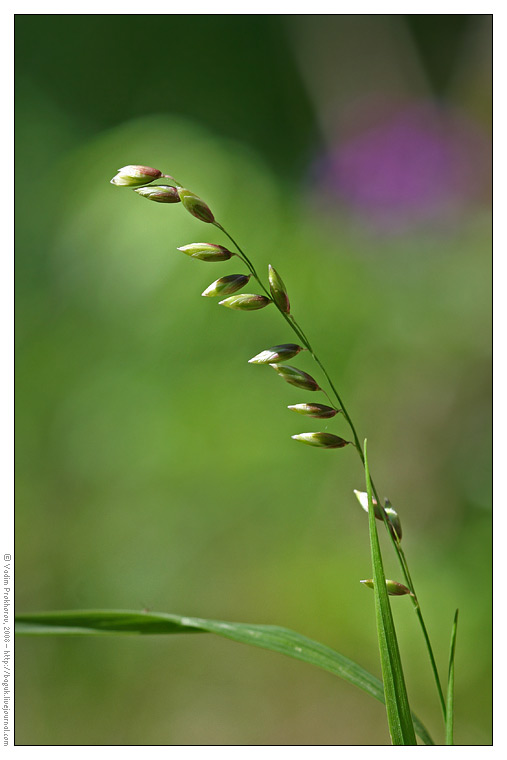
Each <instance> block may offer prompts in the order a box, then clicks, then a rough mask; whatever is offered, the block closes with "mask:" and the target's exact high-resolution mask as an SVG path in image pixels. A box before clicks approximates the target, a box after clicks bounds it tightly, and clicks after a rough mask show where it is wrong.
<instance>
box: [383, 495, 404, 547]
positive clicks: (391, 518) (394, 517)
mask: <svg viewBox="0 0 507 760" xmlns="http://www.w3.org/2000/svg"><path fill="white" fill-rule="evenodd" d="M384 512H385V513H386V515H387V520H388V522H389V524H390V527H391V532H392V529H393V528H394V530H395V531H396V534H397V536H398V539H399V540H400V541H401V522H400V518H399V517H398V513H397V512H396V510H395V509H393V507H392V506H391V502H390V501H389V499H384ZM395 538H396V536H395Z"/></svg>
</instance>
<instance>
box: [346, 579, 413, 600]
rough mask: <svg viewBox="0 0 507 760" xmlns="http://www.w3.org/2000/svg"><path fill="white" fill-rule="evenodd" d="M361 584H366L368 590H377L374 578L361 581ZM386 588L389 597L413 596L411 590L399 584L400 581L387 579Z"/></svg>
mask: <svg viewBox="0 0 507 760" xmlns="http://www.w3.org/2000/svg"><path fill="white" fill-rule="evenodd" d="M359 583H364V585H365V586H368V588H375V581H374V580H373V578H368V580H365V581H359ZM386 588H387V593H388V594H389V596H406V595H407V594H410V596H413V594H412V592H411V591H410V589H409V588H407V587H406V586H404V585H403V583H398V581H391V580H389V579H388V578H386Z"/></svg>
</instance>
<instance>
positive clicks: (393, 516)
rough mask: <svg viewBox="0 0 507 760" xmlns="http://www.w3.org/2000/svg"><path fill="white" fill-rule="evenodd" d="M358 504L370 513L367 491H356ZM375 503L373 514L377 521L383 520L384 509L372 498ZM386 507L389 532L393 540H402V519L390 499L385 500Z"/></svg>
mask: <svg viewBox="0 0 507 760" xmlns="http://www.w3.org/2000/svg"><path fill="white" fill-rule="evenodd" d="M354 493H355V495H356V497H357V500H358V502H359V503H360V505H361V506H362V508H363V509H364V511H365V512H368V494H367V493H366V491H354ZM372 502H373V512H374V514H375V517H376V518H377V520H382V521H383V519H384V518H383V517H382V509H381V508H380V507H379V505H378V504H377V500H376V499H375V498H372ZM384 503H385V507H384V512H385V513H386V517H387V522H388V523H389V530H390V531H391V533H392V535H393V538H395V539H398V540H399V541H400V540H401V523H400V518H399V517H398V513H397V512H396V510H395V509H393V507H392V506H391V502H390V501H389V499H385V501H384Z"/></svg>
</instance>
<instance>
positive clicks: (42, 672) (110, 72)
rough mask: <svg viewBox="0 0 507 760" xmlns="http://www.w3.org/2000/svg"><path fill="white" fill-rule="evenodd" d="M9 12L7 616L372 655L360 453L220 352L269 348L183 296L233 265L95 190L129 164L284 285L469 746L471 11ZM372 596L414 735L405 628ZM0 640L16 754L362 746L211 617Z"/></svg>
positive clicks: (483, 595)
mask: <svg viewBox="0 0 507 760" xmlns="http://www.w3.org/2000/svg"><path fill="white" fill-rule="evenodd" d="M15 26H16V69H15V73H16V134H17V139H16V161H17V169H16V177H17V186H16V192H17V220H16V221H17V224H16V229H17V246H16V317H17V329H16V345H17V351H16V369H17V394H16V414H17V436H16V455H17V468H16V473H17V513H16V542H17V549H16V559H17V563H16V578H17V598H16V604H17V609H18V611H25V612H30V611H37V610H48V609H76V608H101V607H103V608H130V609H143V608H148V609H150V610H160V611H166V612H176V613H180V614H188V615H196V616H201V617H212V618H217V619H223V620H237V621H248V622H258V623H271V624H277V625H282V626H285V627H289V628H293V629H294V630H297V631H299V632H301V633H303V634H305V635H307V636H309V637H311V638H315V639H318V640H321V641H323V642H324V643H326V644H328V645H330V646H331V647H334V648H336V649H338V650H339V651H341V652H343V653H344V654H346V655H347V656H349V657H351V658H353V659H356V660H357V661H358V662H360V663H361V664H362V665H364V666H365V667H367V668H368V669H370V670H372V671H373V672H375V673H377V674H378V673H379V661H378V651H377V643H376V635H375V622H374V611H373V595H372V594H371V592H370V591H369V590H368V589H366V588H364V587H363V586H361V585H360V584H359V580H360V579H361V578H367V577H370V576H371V569H370V559H369V547H368V538H367V521H366V516H365V514H364V513H363V512H362V510H361V509H360V508H359V506H358V504H357V502H356V500H355V498H354V496H353V493H352V492H353V489H354V488H358V489H362V488H363V487H364V483H363V475H362V471H361V467H360V463H359V459H358V457H357V456H356V455H355V452H354V450H353V449H352V447H347V448H345V449H343V450H335V451H321V450H319V449H312V448H309V447H306V446H301V445H297V444H296V443H294V442H293V441H291V440H290V435H292V434H294V433H298V432H304V431H308V430H318V429H327V430H329V431H331V432H336V433H337V434H339V435H343V436H344V437H347V433H348V431H347V428H346V426H345V423H344V421H343V420H341V419H340V418H339V417H338V418H335V419H334V420H331V421H329V423H328V424H327V425H326V427H325V428H323V427H322V425H320V424H319V426H315V421H314V422H309V423H307V422H305V420H304V418H301V417H298V416H296V415H295V414H292V413H291V412H289V411H287V409H286V405H287V404H292V403H298V402H302V401H305V400H310V399H309V396H310V394H307V393H306V394H305V393H304V392H299V391H297V389H295V388H292V387H291V386H289V385H286V384H285V383H283V382H282V381H281V380H280V379H279V378H277V377H276V375H275V373H274V372H272V371H271V370H270V369H269V368H264V367H256V366H252V365H249V364H248V363H247V360H248V359H249V358H250V357H251V356H253V355H254V354H255V353H258V352H259V351H260V350H262V349H263V348H266V347H268V346H272V345H274V344H277V343H282V342H292V340H293V335H292V333H290V332H289V331H288V328H287V326H286V325H285V323H284V322H283V320H281V318H280V316H279V315H278V314H277V313H276V312H275V311H274V310H273V309H272V308H268V309H265V310H263V311H260V312H256V313H241V312H232V311H230V310H228V309H223V308H219V307H218V306H217V303H216V301H213V300H212V299H204V298H200V295H199V294H200V293H201V291H202V290H204V288H205V287H206V286H207V285H208V284H209V283H210V282H212V281H213V280H214V279H216V278H217V277H220V276H222V275H224V274H228V273H234V272H236V271H242V270H241V269H240V270H238V262H237V263H234V260H232V261H231V262H227V263H226V264H213V265H212V264H207V263H203V262H198V261H194V260H191V259H188V258H187V257H186V256H184V255H182V254H180V253H179V252H177V251H176V247H177V246H180V245H185V244H187V243H191V242H197V241H199V242H200V241H208V242H217V243H225V242H226V241H225V238H223V237H222V236H221V235H220V233H219V231H217V230H214V228H210V227H209V226H205V225H204V224H202V223H201V222H199V221H198V220H196V219H194V218H193V217H191V216H190V215H189V214H187V213H186V212H185V210H184V209H183V208H182V207H181V205H174V206H163V205H160V204H156V203H147V202H146V201H145V200H143V199H141V198H139V197H138V196H137V195H136V194H135V193H133V192H131V191H129V190H127V189H119V188H115V187H113V186H112V185H110V184H109V179H110V178H111V177H112V176H113V174H114V173H115V171H116V169H117V168H118V167H120V166H124V165H125V164H129V163H141V164H147V165H151V166H156V167H159V168H160V169H162V170H163V171H166V172H169V173H171V174H174V176H176V177H177V178H179V179H180V181H182V182H184V183H185V185H186V186H187V187H189V188H190V189H191V190H193V191H194V192H196V193H198V194H199V195H200V196H201V197H203V198H204V199H206V201H207V202H208V203H209V205H210V206H211V207H212V209H213V210H214V212H215V215H216V216H217V218H218V219H219V220H220V221H221V222H222V223H223V224H224V225H225V226H226V227H227V228H228V229H229V230H230V232H231V233H232V234H233V236H234V237H235V238H236V239H237V240H238V241H240V244H241V245H242V246H244V248H245V250H246V251H247V253H248V254H249V256H250V257H251V258H252V259H253V260H254V261H255V263H256V265H257V267H258V269H259V271H260V272H266V270H267V265H268V263H272V264H273V265H274V266H276V268H277V270H278V271H279V272H280V274H281V276H282V277H283V279H284V281H285V283H286V285H287V287H288V290H289V294H290V297H291V302H292V305H293V312H294V314H295V316H296V318H297V319H298V321H299V322H300V323H301V324H302V326H303V327H304V329H305V331H306V332H307V334H308V335H309V337H310V339H311V340H312V342H313V344H314V346H315V348H316V350H317V352H318V353H319V354H320V356H321V358H322V360H323V361H324V363H325V364H326V366H327V367H328V369H329V372H330V374H331V375H332V377H333V378H335V382H336V384H337V386H338V387H339V389H340V393H341V394H342V396H343V398H344V400H345V403H346V404H347V407H348V409H349V411H350V412H351V414H352V416H353V418H354V420H355V421H356V424H357V427H358V430H359V435H360V437H361V438H363V437H364V436H368V441H369V452H370V458H371V466H372V471H373V473H374V477H375V481H376V483H377V486H378V487H379V489H380V491H381V493H383V494H385V495H387V496H389V498H390V499H391V501H392V503H393V505H394V506H395V507H396V509H397V510H398V512H399V514H400V516H401V520H402V524H403V528H404V539H403V542H404V545H405V552H406V554H407V556H408V559H409V563H410V567H411V571H412V575H413V578H414V582H415V585H416V588H417V590H418V594H419V597H420V600H421V604H422V608H423V611H424V614H425V617H426V620H427V624H428V627H429V630H430V634H431V636H432V639H433V642H434V648H435V651H436V655H437V660H438V663H439V666H440V668H441V671H442V674H445V671H446V667H447V662H446V661H447V655H448V645H449V636H450V629H451V623H452V618H453V615H454V610H455V608H456V607H459V609H460V626H459V631H458V644H457V670H456V729H455V736H456V742H457V743H458V744H488V743H490V742H491V465H490V459H491V452H490V444H491V376H490V372H491V355H490V354H491V325H490V315H491V305H490V290H491V241H490V232H491V229H490V227H491V219H490V198H489V188H490V177H489V173H490V118H491V81H490V79H491V61H490V57H491V17H490V16H487V15H474V16H465V15H452V16H446V15H438V16H433V15H420V16H419V15H407V16H396V15H394V16H383V15H378V16H370V15H364V16H360V15H357V16H354V15H347V16H341V15H334V16H319V15H314V16H289V15H287V16H281V15H273V16H264V15H209V16H206V15H195V16H190V15H189V16H186V15H164V16H156V15H140V16H135V15H120V16H117V15H116V16H115V15H103V16H99V15H86V16H85V15H83V16H80V15H18V16H17V17H16V25H15ZM28 191H29V192H28ZM249 290H252V288H249ZM291 363H294V364H297V366H299V367H300V368H302V369H305V370H306V371H310V372H312V373H314V374H316V372H315V370H314V368H313V367H312V365H311V362H310V359H309V357H308V356H303V357H302V358H301V359H299V358H298V360H295V361H293V362H291ZM316 377H318V379H321V378H320V376H318V375H317V374H316ZM315 396H317V394H315ZM311 400H317V401H322V402H325V398H323V397H319V398H317V399H316V398H315V397H312V399H311ZM384 545H385V547H386V552H385V563H386V571H387V574H388V575H391V577H395V578H398V577H399V573H398V567H397V565H396V564H395V561H394V559H393V557H392V552H391V550H390V547H389V544H388V543H385V544H384ZM393 607H394V612H395V617H396V622H397V625H398V628H399V638H400V646H401V650H402V656H403V659H404V662H405V667H406V678H407V683H408V689H409V695H410V699H411V705H412V707H413V709H414V710H415V711H416V712H417V713H418V714H419V716H420V717H421V718H422V719H423V721H424V722H425V723H426V725H427V727H428V728H429V729H430V731H432V732H433V733H434V736H435V739H436V741H437V742H441V741H442V738H443V734H442V731H441V728H440V717H439V709H438V704H437V699H436V693H435V688H434V684H433V682H432V680H431V677H430V670H429V666H428V662H427V655H426V653H425V650H424V646H423V641H422V636H421V633H420V630H419V628H418V626H417V624H416V619H415V616H414V614H413V611H412V608H411V605H410V602H409V601H408V600H407V599H405V598H400V599H394V601H393ZM16 655H17V659H16V664H17V669H16V695H17V722H16V729H17V731H16V741H17V744H46V745H64V744H67V745H68V744H70V745H74V744H76V745H77V744H85V745H87V744H95V745H97V744H105V745H107V744H119V745H123V744H141V745H150V744H168V745H186V744H190V745H204V744H215V745H229V744H231V745H233V744H238V745H247V744H254V745H255V744H261V745H262V744H264V745H296V744H308V745H326V744H327V745H329V744H352V745H353V744H372V745H374V744H385V743H388V742H389V738H388V733H387V728H386V721H385V713H384V708H383V707H382V705H380V704H378V703H376V702H375V701H374V700H372V699H371V698H369V697H368V696H367V695H365V694H363V693H362V692H359V691H356V690H354V689H353V688H352V687H350V686H348V685H347V684H344V683H342V682H341V681H339V680H338V679H336V678H334V677H332V676H331V675H329V674H327V673H324V672H321V671H319V670H317V669H312V668H311V667H310V666H305V665H303V664H301V663H298V662H295V661H294V662H292V661H290V660H288V659H284V658H283V657H279V656H277V655H275V654H271V653H268V652H263V651H260V650H256V649H252V650H250V649H248V648H247V647H242V646H240V645H237V644H233V643H231V642H228V641H225V640H219V639H215V638H213V637H212V636H199V637H188V638H186V637H184V636H174V637H153V638H151V637H149V638H142V637H139V638H136V637H133V638H127V639H121V638H114V637H113V638H110V639H109V638H108V639H98V640H94V639H85V638H83V639H79V638H76V639H72V640H64V639H59V638H57V637H55V638H48V639H45V640H44V639H40V640H37V639H18V641H17V645H16Z"/></svg>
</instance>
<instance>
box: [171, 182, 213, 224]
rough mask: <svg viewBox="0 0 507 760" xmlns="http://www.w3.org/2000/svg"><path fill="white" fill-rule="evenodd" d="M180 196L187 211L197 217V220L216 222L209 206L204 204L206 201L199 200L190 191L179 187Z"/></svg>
mask: <svg viewBox="0 0 507 760" xmlns="http://www.w3.org/2000/svg"><path fill="white" fill-rule="evenodd" d="M177 190H178V194H179V196H180V200H181V202H182V203H183V205H184V206H185V208H186V210H187V211H189V212H190V213H191V214H192V215H193V216H195V217H196V218H197V219H200V220H201V222H208V223H211V222H214V221H215V217H214V216H213V213H212V211H211V209H210V208H209V206H208V205H207V204H206V203H204V201H203V200H202V199H201V198H199V197H198V196H197V195H195V194H194V193H191V192H190V190H186V189H185V188H184V187H178V188H177Z"/></svg>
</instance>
